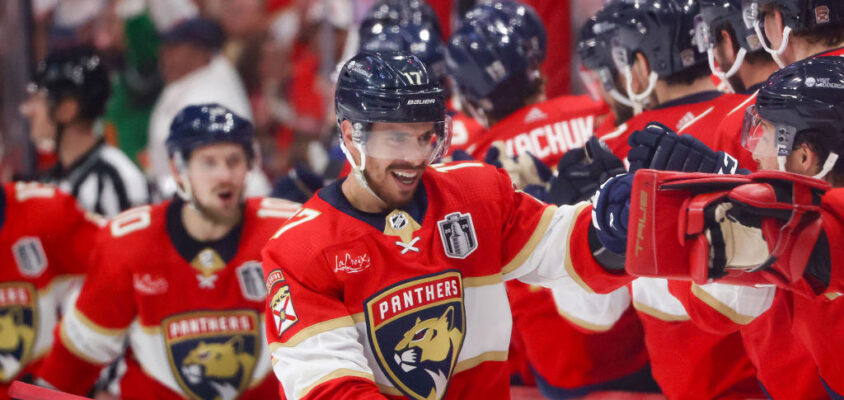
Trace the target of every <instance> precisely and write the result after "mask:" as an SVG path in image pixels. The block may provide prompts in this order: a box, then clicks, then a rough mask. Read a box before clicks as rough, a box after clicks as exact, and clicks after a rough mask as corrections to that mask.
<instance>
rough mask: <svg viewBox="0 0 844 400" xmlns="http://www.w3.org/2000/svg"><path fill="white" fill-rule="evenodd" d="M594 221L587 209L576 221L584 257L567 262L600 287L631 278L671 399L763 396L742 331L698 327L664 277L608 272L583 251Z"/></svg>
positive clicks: (592, 288)
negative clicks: (730, 331)
mask: <svg viewBox="0 0 844 400" xmlns="http://www.w3.org/2000/svg"><path fill="white" fill-rule="evenodd" d="M590 209H591V208H590ZM590 223H591V218H590V215H589V214H584V213H582V214H580V216H579V217H578V219H577V221H576V223H575V226H574V228H573V231H572V237H571V239H570V245H569V249H570V251H571V252H572V255H571V257H572V258H573V259H577V260H578V261H579V262H578V263H576V264H570V265H566V267H567V269H568V272H569V275H570V276H571V277H572V280H573V281H575V282H577V283H578V284H579V285H581V286H582V287H583V288H584V289H585V290H587V291H589V292H595V293H609V292H611V291H613V290H616V289H617V288H619V287H623V286H624V285H628V284H629V287H630V296H631V297H632V302H633V306H634V307H635V308H636V311H637V312H638V315H639V318H640V320H641V322H642V325H643V326H644V329H645V346H646V348H647V349H648V355H649V357H650V361H651V371H652V373H653V376H654V379H656V381H657V383H658V384H659V386H660V388H661V389H662V390H663V392H664V393H665V395H666V396H668V398H671V399H675V398H676V399H713V398H721V397H727V398H747V397H754V396H756V397H761V396H762V393H761V391H760V390H759V386H758V384H757V382H756V373H755V370H754V368H753V365H752V364H751V363H750V360H749V359H748V357H747V355H746V354H745V352H744V349H743V347H742V341H741V337H740V336H739V334H738V333H728V334H718V333H711V332H706V331H704V330H702V329H700V328H699V327H697V326H696V325H695V324H694V323H693V322H691V321H690V317H689V314H688V313H687V312H686V310H685V309H684V308H683V304H682V303H680V301H679V300H678V299H677V298H675V297H674V296H673V295H672V293H671V292H669V290H668V281H667V280H665V279H655V278H637V279H633V277H631V276H629V275H627V274H613V273H609V272H607V271H606V270H605V269H604V268H602V267H601V266H600V265H599V264H598V263H597V262H595V260H594V259H591V258H588V257H584V256H583V255H582V254H581V253H583V252H589V246H588V227H589V224H590ZM558 303H559V302H558ZM608 311H612V312H617V310H610V309H608ZM592 318H595V319H598V318H600V317H599V316H598V315H593V316H592ZM606 325H607V324H606V323H604V324H603V326H606Z"/></svg>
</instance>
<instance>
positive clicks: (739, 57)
mask: <svg viewBox="0 0 844 400" xmlns="http://www.w3.org/2000/svg"><path fill="white" fill-rule="evenodd" d="M706 56H707V57H708V58H709V69H710V70H712V75H715V76H717V77H718V79H720V80H721V82H724V84H725V85H727V87H728V88H730V92H732V93H735V92H736V89H735V88H733V85H732V84H731V83H730V78H732V77H733V76H734V75H735V74H736V73H737V72H738V70H739V68H741V65H742V64H743V63H744V57H745V56H747V49H745V48H744V47H742V48H740V49H739V51H738V54H736V62H734V63H733V66H732V67H730V70H729V71H727V72H726V73H724V71H722V70H721V68H719V67H717V66H715V51H714V50H713V49H712V48H711V47H710V48H709V49H708V50H706Z"/></svg>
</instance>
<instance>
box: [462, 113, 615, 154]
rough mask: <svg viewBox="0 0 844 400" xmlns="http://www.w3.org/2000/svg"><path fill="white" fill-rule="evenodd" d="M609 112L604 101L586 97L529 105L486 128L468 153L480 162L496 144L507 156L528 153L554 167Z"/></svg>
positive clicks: (590, 134)
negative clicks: (500, 146)
mask: <svg viewBox="0 0 844 400" xmlns="http://www.w3.org/2000/svg"><path fill="white" fill-rule="evenodd" d="M608 113H609V106H608V105H607V104H606V103H604V102H597V101H594V100H592V99H591V98H590V97H589V96H561V97H556V98H553V99H550V100H547V101H544V102H542V103H538V104H533V105H529V106H526V107H523V108H521V109H519V110H518V111H516V112H514V113H512V114H510V115H509V116H507V118H504V119H503V120H501V121H498V123H496V124H495V125H494V126H492V127H491V128H489V129H488V130H487V131H486V132H484V134H483V135H481V136H480V137H479V138H478V140H477V141H476V142H475V143H473V144H472V145H471V146H469V154H471V155H472V157H474V158H475V159H476V160H483V159H484V156H485V155H486V152H487V150H489V148H490V147H491V146H492V144H493V143H495V142H503V143H504V149H505V151H506V153H507V156H509V157H513V156H518V155H520V154H523V153H525V152H530V153H531V154H533V155H534V156H536V157H537V158H539V159H540V160H542V162H543V163H545V165H548V166H549V167H556V166H557V161H559V160H560V157H562V156H563V154H565V153H566V152H567V151H569V150H570V149H574V148H578V147H582V146H583V145H584V144H586V141H587V140H589V138H590V137H591V136H592V134H593V133H594V131H595V127H597V126H598V124H600V123H601V122H602V120H599V119H600V118H602V117H604V116H606V114H608Z"/></svg>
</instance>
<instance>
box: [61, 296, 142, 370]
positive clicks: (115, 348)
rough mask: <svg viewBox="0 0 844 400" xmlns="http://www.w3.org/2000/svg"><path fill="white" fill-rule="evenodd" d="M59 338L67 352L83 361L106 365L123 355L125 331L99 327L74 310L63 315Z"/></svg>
mask: <svg viewBox="0 0 844 400" xmlns="http://www.w3.org/2000/svg"><path fill="white" fill-rule="evenodd" d="M60 336H61V340H62V343H64V345H65V346H66V347H67V348H68V350H70V351H71V352H73V353H74V354H76V355H77V356H78V357H80V358H82V359H83V360H86V361H88V362H90V363H92V364H107V363H109V362H111V361H112V360H114V359H115V358H117V357H118V356H119V355H120V354H122V353H123V344H124V341H125V338H126V330H125V329H122V330H120V329H108V328H103V327H100V326H98V325H96V324H94V323H93V322H91V321H90V320H88V318H86V317H85V316H84V315H83V314H82V313H81V312H79V310H77V309H76V308H74V309H73V311H72V312H69V313H67V314H65V317H64V320H63V321H62V324H61V331H60Z"/></svg>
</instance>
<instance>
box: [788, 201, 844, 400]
mask: <svg viewBox="0 0 844 400" xmlns="http://www.w3.org/2000/svg"><path fill="white" fill-rule="evenodd" d="M822 206H823V209H824V211H823V213H822V214H823V229H824V232H825V233H826V237H827V238H828V240H829V250H830V260H831V277H830V283H829V286H828V287H827V289H826V291H825V292H824V293H822V294H821V295H819V296H817V297H814V298H807V297H804V296H800V295H796V294H795V296H794V334H795V335H796V336H797V338H798V339H799V340H800V341H802V342H803V344H805V345H806V347H807V348H808V349H809V353H811V355H812V358H814V360H815V363H816V364H817V366H818V370H819V372H820V375H821V378H822V379H823V380H824V381H825V382H826V384H827V385H828V386H829V388H830V389H831V390H832V391H833V392H835V393H836V394H838V396H844V365H842V363H841V357H840V355H841V354H844V338H842V337H841V335H839V334H837V332H839V331H840V329H841V324H842V322H844V264H842V260H844V249H842V246H841V245H840V244H839V243H838V242H837V241H836V240H838V238H841V237H844V236H842V235H844V189H833V190H830V191H829V192H827V193H826V195H824V197H823V200H822Z"/></svg>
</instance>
